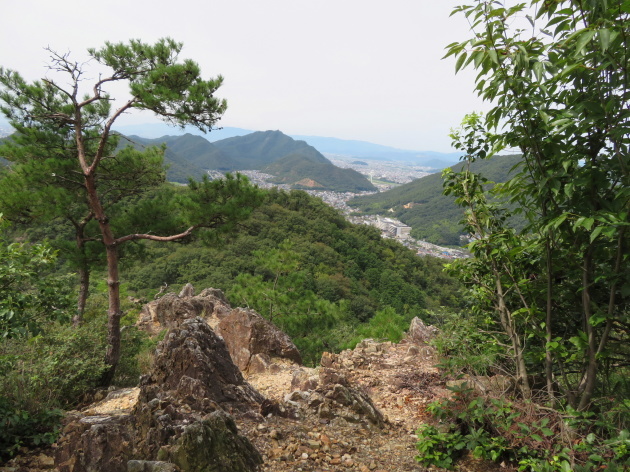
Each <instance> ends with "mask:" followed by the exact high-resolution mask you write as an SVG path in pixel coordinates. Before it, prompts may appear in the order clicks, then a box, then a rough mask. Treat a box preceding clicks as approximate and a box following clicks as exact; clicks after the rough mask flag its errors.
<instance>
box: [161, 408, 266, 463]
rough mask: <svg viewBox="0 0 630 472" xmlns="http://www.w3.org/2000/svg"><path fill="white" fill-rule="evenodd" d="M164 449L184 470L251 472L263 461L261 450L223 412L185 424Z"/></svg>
mask: <svg viewBox="0 0 630 472" xmlns="http://www.w3.org/2000/svg"><path fill="white" fill-rule="evenodd" d="M163 451H165V452H163V454H164V455H166V457H168V458H169V460H170V461H171V462H173V463H175V464H177V465H178V466H179V467H180V469H181V470H182V471H185V472H249V471H253V470H257V468H258V466H259V465H260V464H262V457H261V455H260V453H259V452H258V451H257V450H256V448H254V446H253V445H252V444H251V443H250V442H249V441H248V440H247V439H246V438H245V437H243V436H240V435H239V434H238V430H237V428H236V424H235V423H234V420H233V418H232V417H231V416H230V415H228V414H226V413H225V412H223V411H216V412H214V413H211V414H210V415H208V416H206V417H205V418H204V419H203V420H202V421H200V422H195V423H193V424H191V425H188V426H186V427H185V428H184V432H183V434H182V435H181V436H180V438H179V439H178V440H177V441H176V443H175V444H174V445H173V446H171V447H169V448H168V449H164V450H163Z"/></svg>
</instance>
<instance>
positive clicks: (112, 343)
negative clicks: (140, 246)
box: [103, 225, 122, 385]
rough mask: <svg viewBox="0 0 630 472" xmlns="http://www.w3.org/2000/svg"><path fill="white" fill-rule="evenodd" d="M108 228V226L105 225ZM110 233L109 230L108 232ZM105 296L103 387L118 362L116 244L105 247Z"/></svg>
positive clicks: (118, 323) (118, 314)
mask: <svg viewBox="0 0 630 472" xmlns="http://www.w3.org/2000/svg"><path fill="white" fill-rule="evenodd" d="M107 226H108V228H109V225H107ZM110 233H111V230H110ZM107 295H108V298H109V309H108V312H107V353H106V354H105V362H106V363H107V365H108V366H109V370H108V371H107V372H106V373H105V375H104V376H103V383H104V384H105V385H109V384H111V382H112V380H113V379H114V374H115V373H116V367H117V366H118V361H119V360H120V318H121V316H122V311H121V309H120V280H119V278H118V248H117V247H116V244H115V243H114V244H109V245H107Z"/></svg>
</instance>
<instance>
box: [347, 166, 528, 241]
mask: <svg viewBox="0 0 630 472" xmlns="http://www.w3.org/2000/svg"><path fill="white" fill-rule="evenodd" d="M520 159H521V157H520V156H514V155H512V156H495V157H493V158H492V159H488V160H481V161H477V162H475V163H473V164H472V165H471V171H473V172H479V173H481V174H482V175H483V176H484V177H486V178H488V179H489V180H491V181H492V182H505V181H506V180H507V179H508V176H509V175H510V171H511V169H512V168H513V167H514V166H515V165H516V164H517V163H518V162H519V161H520ZM463 165H464V164H463V163H461V164H457V165H454V166H452V168H453V169H454V170H455V171H459V170H461V168H462V166H463ZM442 184H443V180H442V175H441V174H440V173H437V174H431V175H428V176H426V177H422V178H420V179H417V180H414V181H413V182H409V183H408V184H404V185H401V186H400V187H396V188H393V189H391V190H388V191H386V192H382V193H376V194H373V195H366V196H361V197H356V198H353V199H352V200H350V201H349V202H348V204H349V205H350V206H351V207H354V208H356V209H358V210H361V211H362V212H364V213H367V214H381V215H385V214H387V215H391V216H394V217H395V218H398V219H399V220H400V221H402V222H403V223H405V224H407V225H409V226H411V227H412V233H411V234H412V236H413V237H415V238H417V239H423V240H426V241H429V242H432V243H435V244H440V245H452V246H455V245H458V244H459V242H460V241H459V236H460V234H461V231H462V225H461V224H460V223H459V222H460V220H461V219H462V218H463V215H464V210H463V209H462V208H461V207H459V206H457V205H456V204H455V199H454V197H449V196H445V195H443V194H442ZM514 224H515V225H517V226H518V225H519V222H517V221H515V222H514Z"/></svg>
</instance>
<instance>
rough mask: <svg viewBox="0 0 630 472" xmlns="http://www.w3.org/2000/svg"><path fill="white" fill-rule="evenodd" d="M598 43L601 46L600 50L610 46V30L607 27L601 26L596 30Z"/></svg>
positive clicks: (605, 49)
mask: <svg viewBox="0 0 630 472" xmlns="http://www.w3.org/2000/svg"><path fill="white" fill-rule="evenodd" d="M598 37H599V45H600V47H601V48H602V52H606V51H607V50H608V47H609V46H610V30H609V29H608V28H602V29H600V30H599V31H598Z"/></svg>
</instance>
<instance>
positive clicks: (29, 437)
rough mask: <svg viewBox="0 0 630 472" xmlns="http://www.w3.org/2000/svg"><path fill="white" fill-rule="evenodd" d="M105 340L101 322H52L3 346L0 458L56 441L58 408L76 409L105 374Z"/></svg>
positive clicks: (0, 361) (0, 345) (0, 362)
mask: <svg viewBox="0 0 630 472" xmlns="http://www.w3.org/2000/svg"><path fill="white" fill-rule="evenodd" d="M104 339H105V336H104V333H103V326H102V323H101V324H98V323H91V324H88V325H85V326H82V327H78V328H74V327H71V326H63V325H58V324H52V325H49V326H48V327H47V329H46V331H45V332H44V333H42V334H40V335H38V336H35V337H30V338H16V339H5V340H3V341H2V342H0V431H1V433H0V457H2V458H7V457H9V456H11V455H12V454H13V453H14V452H15V451H16V450H17V448H19V447H21V446H23V445H24V446H37V445H40V444H46V443H48V444H49V443H52V442H54V440H55V439H56V432H57V426H58V424H59V420H60V418H61V412H60V410H59V408H68V407H72V406H76V405H77V404H78V403H79V402H80V401H81V398H82V396H83V395H84V394H85V393H86V392H87V391H89V390H90V389H93V388H94V387H96V386H97V385H98V383H99V380H100V378H101V376H102V374H103V372H104V371H105V370H106V366H105V363H104V356H103V353H104V352H105V343H104Z"/></svg>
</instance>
